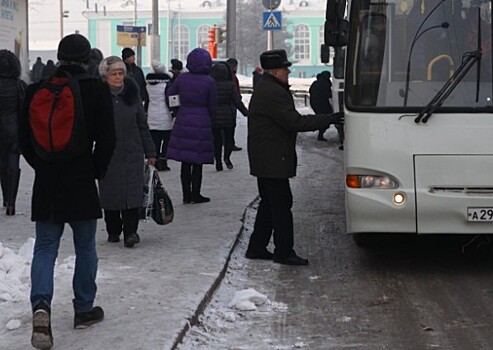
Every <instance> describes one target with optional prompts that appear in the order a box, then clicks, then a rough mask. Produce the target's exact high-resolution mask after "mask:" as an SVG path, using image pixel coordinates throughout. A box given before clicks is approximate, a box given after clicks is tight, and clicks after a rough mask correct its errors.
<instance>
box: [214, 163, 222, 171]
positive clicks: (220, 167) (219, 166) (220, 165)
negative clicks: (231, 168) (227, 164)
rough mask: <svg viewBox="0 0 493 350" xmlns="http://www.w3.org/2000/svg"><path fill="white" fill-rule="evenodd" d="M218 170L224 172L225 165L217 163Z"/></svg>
mask: <svg viewBox="0 0 493 350" xmlns="http://www.w3.org/2000/svg"><path fill="white" fill-rule="evenodd" d="M216 170H217V171H223V164H222V163H216Z"/></svg>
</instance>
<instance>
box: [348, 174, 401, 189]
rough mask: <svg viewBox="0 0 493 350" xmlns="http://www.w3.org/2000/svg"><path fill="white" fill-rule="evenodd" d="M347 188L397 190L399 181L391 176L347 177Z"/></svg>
mask: <svg viewBox="0 0 493 350" xmlns="http://www.w3.org/2000/svg"><path fill="white" fill-rule="evenodd" d="M346 186H347V187H349V188H382V189H389V188H390V189H391V188H397V187H398V184H397V181H395V180H394V179H392V178H391V177H390V176H380V175H346Z"/></svg>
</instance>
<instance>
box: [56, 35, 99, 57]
mask: <svg viewBox="0 0 493 350" xmlns="http://www.w3.org/2000/svg"><path fill="white" fill-rule="evenodd" d="M57 58H58V60H59V61H65V62H81V63H88V62H89V60H90V59H91V44H90V43H89V40H87V39H86V37H85V36H83V35H80V34H70V35H67V36H65V37H64V38H63V39H62V40H61V41H60V44H58V54H57Z"/></svg>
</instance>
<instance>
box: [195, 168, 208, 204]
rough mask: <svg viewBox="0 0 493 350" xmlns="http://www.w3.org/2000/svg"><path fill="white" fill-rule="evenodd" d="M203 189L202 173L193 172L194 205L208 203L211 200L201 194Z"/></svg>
mask: <svg viewBox="0 0 493 350" xmlns="http://www.w3.org/2000/svg"><path fill="white" fill-rule="evenodd" d="M201 187H202V173H200V174H194V173H193V172H192V203H207V202H210V201H211V199H210V198H208V197H204V196H202V195H201V194H200V188H201Z"/></svg>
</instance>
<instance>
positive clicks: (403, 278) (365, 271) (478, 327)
mask: <svg viewBox="0 0 493 350" xmlns="http://www.w3.org/2000/svg"><path fill="white" fill-rule="evenodd" d="M336 139H337V136H336V133H335V131H334V130H331V133H330V135H329V142H327V143H323V142H317V141H316V133H305V134H300V136H299V139H298V146H299V151H298V155H299V168H298V176H297V177H296V178H295V179H293V180H292V182H291V185H292V190H293V195H294V207H293V213H294V223H295V232H296V233H295V249H296V251H297V253H298V254H299V255H301V256H303V257H307V258H309V260H310V264H309V266H306V267H290V266H282V265H277V264H273V263H271V262H262V261H251V260H247V259H245V258H244V257H243V254H244V252H245V249H246V244H247V242H248V237H249V235H250V234H251V227H252V225H253V220H254V215H255V208H254V207H253V208H250V211H247V215H246V219H245V226H244V232H243V234H242V236H241V241H240V243H239V245H238V246H237V248H236V249H235V251H234V252H233V254H232V257H231V263H230V267H229V270H228V273H227V275H226V277H225V279H224V281H223V282H222V284H221V286H220V287H219V289H218V290H217V292H216V294H215V295H214V296H213V298H212V300H211V301H210V303H209V306H208V307H207V309H206V310H205V311H204V314H203V315H202V316H201V317H200V323H199V324H198V325H197V326H195V327H193V328H192V330H191V331H190V332H189V334H188V335H187V337H186V340H185V342H184V344H183V345H181V346H180V347H179V348H180V349H217V350H219V349H230V350H240V349H241V350H246V349H256V350H263V349H266V350H267V349H275V350H282V349H320V350H326V349H368V350H373V349H393V350H400V349H402V350H404V349H412V350H416V349H457V350H459V349H460V350H463V349H475V350H476V349H493V331H492V325H493V319H492V310H493V278H492V277H493V264H492V251H491V244H490V242H489V241H488V240H487V239H485V237H480V238H478V239H476V240H473V241H471V240H472V239H473V238H474V237H471V236H467V237H458V236H454V237H450V236H447V237H445V236H441V237H420V238H416V237H404V236H391V237H379V238H378V239H377V240H375V241H374V242H373V244H372V246H370V247H366V248H361V247H358V246H357V245H356V244H355V242H354V241H353V239H352V237H351V236H349V235H347V234H345V218H344V179H343V175H342V162H343V157H342V152H341V151H339V150H338V149H337V144H336ZM246 288H254V289H255V290H257V291H258V292H260V293H263V294H265V295H266V296H267V297H268V298H269V300H270V301H271V303H270V304H269V305H261V306H259V307H258V309H257V310H255V311H238V310H231V309H229V308H228V307H227V304H228V302H229V301H230V300H231V298H232V295H233V293H234V291H237V290H240V289H246ZM232 314H234V316H231V315H232Z"/></svg>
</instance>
